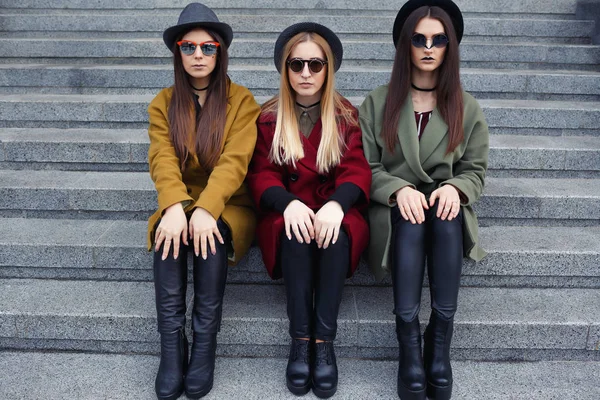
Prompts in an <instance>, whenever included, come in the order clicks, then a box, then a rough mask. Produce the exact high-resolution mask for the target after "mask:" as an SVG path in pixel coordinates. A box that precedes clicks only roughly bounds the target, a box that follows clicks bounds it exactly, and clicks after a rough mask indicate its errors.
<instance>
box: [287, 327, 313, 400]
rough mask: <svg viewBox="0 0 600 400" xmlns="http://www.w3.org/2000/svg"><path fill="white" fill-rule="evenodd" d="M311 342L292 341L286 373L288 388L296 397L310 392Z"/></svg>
mask: <svg viewBox="0 0 600 400" xmlns="http://www.w3.org/2000/svg"><path fill="white" fill-rule="evenodd" d="M310 344H311V343H310V340H301V339H292V344H291V345H290V356H289V358H288V364H287V368H286V371H285V381H286V383H287V387H288V389H289V390H290V392H292V393H293V394H295V395H296V396H302V395H305V394H306V393H308V391H309V390H310V363H309V354H310Z"/></svg>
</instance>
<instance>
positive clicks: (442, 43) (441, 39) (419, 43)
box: [410, 33, 449, 49]
mask: <svg viewBox="0 0 600 400" xmlns="http://www.w3.org/2000/svg"><path fill="white" fill-rule="evenodd" d="M410 41H411V43H412V45H413V46H415V47H416V48H418V49H421V48H423V47H425V48H426V49H431V48H432V47H437V48H438V49H443V48H444V47H446V46H448V42H449V40H448V36H446V35H444V34H443V33H442V34H439V35H435V36H434V37H433V38H431V46H429V47H427V38H426V37H425V35H423V34H422V33H415V34H414V35H413V37H412V39H411V40H410Z"/></svg>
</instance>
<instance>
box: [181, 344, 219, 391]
mask: <svg viewBox="0 0 600 400" xmlns="http://www.w3.org/2000/svg"><path fill="white" fill-rule="evenodd" d="M216 350H217V334H216V333H212V334H211V333H209V334H200V333H194V343H193V344H192V352H191V354H190V365H189V366H188V371H187V374H186V376H185V395H186V396H187V397H188V398H190V399H199V398H201V397H204V396H206V395H207V394H208V392H210V391H211V389H212V387H213V380H214V372H215V353H216Z"/></svg>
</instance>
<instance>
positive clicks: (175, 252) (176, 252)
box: [173, 235, 179, 260]
mask: <svg viewBox="0 0 600 400" xmlns="http://www.w3.org/2000/svg"><path fill="white" fill-rule="evenodd" d="M177 257H179V235H177V236H174V237H173V258H174V259H175V260H177Z"/></svg>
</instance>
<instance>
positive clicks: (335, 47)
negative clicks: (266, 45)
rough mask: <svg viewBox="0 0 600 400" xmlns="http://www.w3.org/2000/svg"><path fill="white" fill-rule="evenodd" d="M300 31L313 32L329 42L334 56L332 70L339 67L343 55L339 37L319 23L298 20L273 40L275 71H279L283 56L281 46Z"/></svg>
mask: <svg viewBox="0 0 600 400" xmlns="http://www.w3.org/2000/svg"><path fill="white" fill-rule="evenodd" d="M300 32H314V33H316V34H318V35H319V36H321V37H322V38H323V39H325V41H327V43H329V47H331V51H332V53H333V57H334V58H335V60H334V61H335V63H334V71H337V70H338V69H340V66H341V65H342V57H343V56H344V48H343V47H342V42H341V41H340V38H338V37H337V35H336V34H335V33H333V31H332V30H331V29H329V28H327V27H326V26H323V25H321V24H317V23H316V22H299V23H297V24H294V25H292V26H288V27H287V28H285V30H284V31H283V32H281V34H280V35H279V37H278V38H277V41H276V42H275V55H274V56H273V61H275V67H276V68H277V71H279V72H281V58H282V57H283V48H284V47H285V44H286V43H287V42H289V40H290V39H291V38H293V37H294V36H296V35H297V34H299V33H300Z"/></svg>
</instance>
